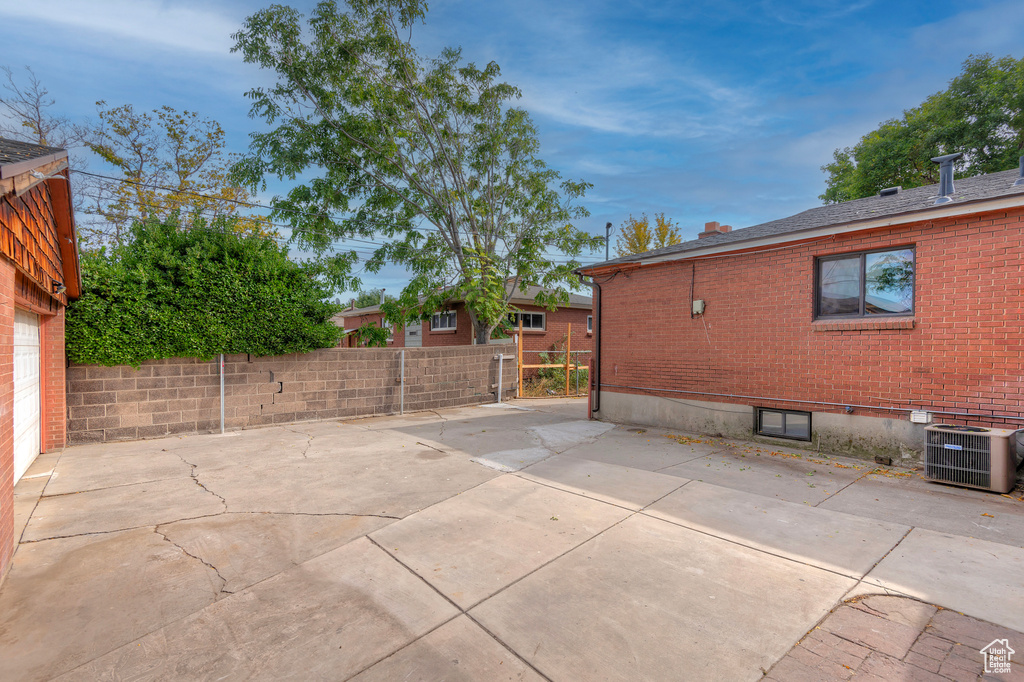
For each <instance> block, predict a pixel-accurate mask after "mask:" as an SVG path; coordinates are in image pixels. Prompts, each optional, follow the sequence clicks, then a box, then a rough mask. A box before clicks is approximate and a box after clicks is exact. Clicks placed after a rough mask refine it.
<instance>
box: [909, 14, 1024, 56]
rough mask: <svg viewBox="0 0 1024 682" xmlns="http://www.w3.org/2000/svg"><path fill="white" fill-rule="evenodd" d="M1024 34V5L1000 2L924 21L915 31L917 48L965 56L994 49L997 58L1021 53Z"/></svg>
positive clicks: (914, 39)
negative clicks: (928, 21) (1021, 38)
mask: <svg viewBox="0 0 1024 682" xmlns="http://www.w3.org/2000/svg"><path fill="white" fill-rule="evenodd" d="M1021 35H1024V6H1022V5H1021V3H1019V2H1017V1H1016V0H1013V1H1012V2H997V3H993V4H990V5H988V6H987V7H981V8H973V9H970V10H967V11H964V12H961V13H960V14H956V15H954V16H951V17H948V18H946V19H943V20H942V21H936V22H934V23H931V24H925V25H924V26H921V27H919V28H917V29H916V30H915V31H914V32H913V34H912V43H913V45H914V46H916V47H917V49H918V50H923V51H926V52H931V53H937V54H942V55H959V56H960V58H963V57H966V56H967V55H968V54H969V53H974V54H979V53H981V52H993V53H994V54H995V56H996V57H1002V56H1004V55H1005V54H1008V53H1012V54H1014V56H1017V55H1019V54H1020V48H1021V40H1020V37H1021Z"/></svg>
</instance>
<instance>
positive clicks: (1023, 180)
mask: <svg viewBox="0 0 1024 682" xmlns="http://www.w3.org/2000/svg"><path fill="white" fill-rule="evenodd" d="M1013 186H1014V187H1022V186H1024V156H1022V157H1020V177H1019V178H1017V182H1015V183H1013Z"/></svg>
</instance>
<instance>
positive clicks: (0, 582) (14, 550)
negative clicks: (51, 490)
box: [0, 446, 67, 587]
mask: <svg viewBox="0 0 1024 682" xmlns="http://www.w3.org/2000/svg"><path fill="white" fill-rule="evenodd" d="M65 447H67V446H65ZM64 449H65V448H61V449H60V454H58V455H57V460H56V461H55V462H54V463H53V466H52V467H51V468H50V475H49V476H47V477H46V483H44V484H43V489H42V490H40V491H39V497H37V498H36V503H35V504H33V505H32V511H30V512H29V513H28V521H26V522H25V527H24V528H22V529H21V535H19V536H18V537H17V540H16V541H15V538H11V540H12V542H13V544H14V547H12V548H11V558H10V559H9V563H8V565H7V566H6V567H3V566H0V568H10V567H11V566H13V565H14V555H15V554H17V553H18V545H20V544H21V543H22V542H23V541H24V540H23V538H24V537H25V533H26V532H28V524H30V523H32V517H33V516H35V515H36V509H38V508H39V501H40V500H41V499H43V495H45V494H46V487H47V486H48V485H50V480H51V479H52V478H53V474H54V472H55V471H57V465H58V464H60V458H61V457H63V456H64ZM12 493H13V488H12ZM10 574H11V572H10V571H7V572H6V573H4V577H3V580H0V587H3V585H4V583H6V582H7V577H8V576H9V575H10Z"/></svg>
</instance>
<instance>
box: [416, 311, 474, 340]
mask: <svg viewBox="0 0 1024 682" xmlns="http://www.w3.org/2000/svg"><path fill="white" fill-rule="evenodd" d="M454 307H455V330H454V331H451V330H448V329H445V330H439V331H430V320H424V321H423V332H422V333H423V346H424V347H433V346H470V345H472V344H473V323H472V321H470V319H469V312H468V311H467V310H466V306H464V305H463V304H461V303H457V304H455V306H454Z"/></svg>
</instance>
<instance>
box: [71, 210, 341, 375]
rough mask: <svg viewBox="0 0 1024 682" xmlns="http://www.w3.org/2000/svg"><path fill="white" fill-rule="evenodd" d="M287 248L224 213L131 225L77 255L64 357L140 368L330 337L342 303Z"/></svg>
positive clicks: (263, 351)
mask: <svg viewBox="0 0 1024 682" xmlns="http://www.w3.org/2000/svg"><path fill="white" fill-rule="evenodd" d="M330 293H331V292H330V289H329V288H328V287H327V286H326V285H325V284H323V283H322V282H321V281H320V280H319V279H318V278H317V276H316V274H315V273H314V272H313V271H312V270H310V269H308V268H306V267H304V266H303V265H301V264H298V263H295V262H292V261H290V260H289V259H288V253H287V250H286V249H284V248H283V247H280V246H278V245H277V244H276V243H275V242H274V241H272V240H270V239H266V238H263V237H259V236H243V235H239V234H237V233H235V232H233V231H232V230H231V229H230V219H218V220H214V221H212V222H210V223H207V222H205V221H202V220H196V221H193V222H192V224H191V225H190V227H188V228H187V229H186V228H184V227H182V226H181V225H180V223H179V221H178V220H177V217H176V216H174V217H172V218H170V219H168V220H166V221H164V222H157V221H149V222H145V223H143V222H140V223H136V224H135V226H134V227H133V228H132V237H131V239H130V240H128V241H127V242H126V243H125V244H124V245H122V246H118V247H116V248H114V249H113V250H112V251H111V252H110V253H109V254H108V253H106V252H104V251H100V252H95V253H83V254H82V296H81V297H80V298H79V299H78V300H77V301H73V302H72V303H71V304H70V305H69V306H68V311H67V325H66V330H65V339H66V345H67V354H68V358H69V359H70V360H71V361H72V362H77V363H96V364H103V365H122V364H127V365H132V366H136V367H137V366H138V365H139V364H140V363H142V362H143V361H145V360H153V359H158V358H167V357H198V358H203V359H209V358H211V357H213V356H214V355H216V354H218V353H251V354H253V355H260V356H266V355H280V354H283V353H303V352H307V351H310V350H313V349H316V348H327V347H332V346H335V345H337V343H338V340H339V339H340V338H341V335H342V330H341V329H340V328H339V327H338V326H337V325H335V324H334V323H333V322H332V321H331V317H332V316H333V315H334V314H335V313H337V312H339V311H340V310H341V307H340V306H337V305H334V304H331V303H329V302H328V301H327V298H328V297H329V296H330Z"/></svg>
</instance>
